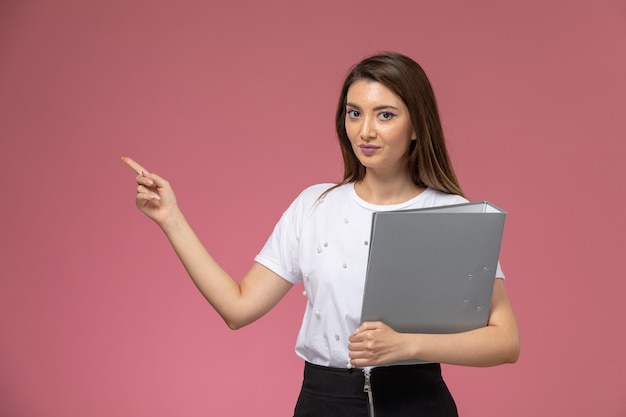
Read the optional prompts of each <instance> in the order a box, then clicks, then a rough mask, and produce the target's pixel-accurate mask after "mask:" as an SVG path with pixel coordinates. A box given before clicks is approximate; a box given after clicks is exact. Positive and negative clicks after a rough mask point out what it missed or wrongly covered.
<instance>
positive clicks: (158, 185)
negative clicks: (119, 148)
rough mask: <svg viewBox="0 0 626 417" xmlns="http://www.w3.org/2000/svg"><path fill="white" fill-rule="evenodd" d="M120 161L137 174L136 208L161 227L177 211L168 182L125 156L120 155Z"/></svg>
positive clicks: (174, 197)
mask: <svg viewBox="0 0 626 417" xmlns="http://www.w3.org/2000/svg"><path fill="white" fill-rule="evenodd" d="M122 161H123V162H124V163H125V164H126V165H128V166H129V167H130V168H131V169H132V170H133V171H135V173H136V174H137V177H136V179H135V180H136V181H137V195H136V197H135V203H136V204H137V208H139V210H141V211H142V212H143V213H144V214H145V215H146V216H148V217H149V218H150V219H152V220H154V222H155V223H157V224H158V225H159V226H161V227H163V226H164V225H165V223H166V222H167V221H168V220H169V219H170V218H171V216H172V214H176V213H178V212H179V209H178V204H177V203H176V196H175V195H174V191H173V190H172V187H171V186H170V184H169V182H167V181H166V180H164V179H163V178H161V177H160V176H158V175H157V174H151V173H149V172H148V171H147V170H146V169H145V168H144V167H142V166H141V165H139V164H138V163H137V162H135V161H133V160H132V159H131V158H129V157H127V156H124V157H122Z"/></svg>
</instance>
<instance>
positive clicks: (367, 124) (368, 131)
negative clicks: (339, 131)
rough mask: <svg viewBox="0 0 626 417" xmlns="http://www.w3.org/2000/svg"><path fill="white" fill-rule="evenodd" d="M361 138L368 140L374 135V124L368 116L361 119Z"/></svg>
mask: <svg viewBox="0 0 626 417" xmlns="http://www.w3.org/2000/svg"><path fill="white" fill-rule="evenodd" d="M360 134H361V139H363V140H370V139H373V138H375V137H376V126H375V125H374V123H373V121H372V120H371V118H369V117H365V118H364V119H363V123H362V124H361V132H360Z"/></svg>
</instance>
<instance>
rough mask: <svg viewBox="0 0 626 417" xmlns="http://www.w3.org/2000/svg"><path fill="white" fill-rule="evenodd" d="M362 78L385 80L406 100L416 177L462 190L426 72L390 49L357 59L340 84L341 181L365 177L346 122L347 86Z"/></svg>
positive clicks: (421, 181)
mask: <svg viewBox="0 0 626 417" xmlns="http://www.w3.org/2000/svg"><path fill="white" fill-rule="evenodd" d="M359 80H367V81H376V82H379V83H381V84H383V85H384V86H385V87H387V88H389V89H390V90H391V91H392V92H393V93H394V94H395V95H397V96H398V97H400V99H402V101H404V104H405V105H406V106H407V108H408V110H409V115H410V118H411V124H412V125H413V128H414V130H415V133H416V135H417V139H416V140H414V141H411V146H410V148H409V157H408V169H409V172H410V173H411V178H412V180H413V182H414V183H415V184H416V185H419V186H428V187H431V188H434V189H437V190H440V191H443V192H446V193H450V194H458V195H463V191H462V190H461V186H460V185H459V182H458V180H457V178H456V175H455V173H454V170H453V169H452V163H451V162H450V158H449V156H448V150H447V149H446V144H445V140H444V136H443V129H442V127H441V120H440V119H439V111H438V110H437V102H436V101H435V95H434V93H433V90H432V87H431V85H430V81H429V80H428V77H426V73H425V72H424V70H423V69H422V67H420V66H419V64H418V63H417V62H415V61H413V60H412V59H411V58H408V57H406V56H404V55H401V54H398V53H391V52H388V53H382V54H378V55H373V56H370V57H368V58H365V59H364V60H363V61H361V62H359V63H358V64H356V65H355V66H354V67H353V68H352V69H351V71H350V72H349V73H348V76H347V77H346V80H345V82H344V83H343V87H342V88H341V95H340V96H339V104H338V106H337V113H336V117H335V125H336V129H337V137H338V138H339V145H340V147H341V153H342V155H343V164H344V175H343V181H342V182H341V184H339V185H343V184H347V183H350V182H357V181H360V180H362V179H363V178H364V177H365V167H364V166H363V165H361V163H360V162H359V160H358V159H357V157H356V155H355V154H354V151H353V150H352V145H351V144H350V139H348V134H347V133H346V125H345V121H346V97H347V95H348V89H349V88H350V86H351V85H352V84H353V83H354V82H356V81H359ZM329 191H330V190H329Z"/></svg>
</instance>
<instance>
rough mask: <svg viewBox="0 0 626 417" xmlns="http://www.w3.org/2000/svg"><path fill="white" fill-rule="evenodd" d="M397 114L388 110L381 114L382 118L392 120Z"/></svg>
mask: <svg viewBox="0 0 626 417" xmlns="http://www.w3.org/2000/svg"><path fill="white" fill-rule="evenodd" d="M394 116H395V114H393V113H390V112H388V111H384V112H382V113H381V114H380V118H381V119H382V120H391V119H392V118H393V117H394Z"/></svg>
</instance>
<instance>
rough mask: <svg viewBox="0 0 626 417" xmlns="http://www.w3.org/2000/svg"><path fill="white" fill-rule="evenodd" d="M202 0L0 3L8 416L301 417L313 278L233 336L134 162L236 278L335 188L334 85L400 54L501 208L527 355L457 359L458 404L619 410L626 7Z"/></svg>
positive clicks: (612, 414)
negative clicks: (423, 80)
mask: <svg viewBox="0 0 626 417" xmlns="http://www.w3.org/2000/svg"><path fill="white" fill-rule="evenodd" d="M210 3H211V2H201V1H191V0H185V1H178V2H173V1H172V2H167V1H147V0H108V1H84V0H57V1H48V2H42V1H34V0H32V1H31V0H21V1H17V0H3V1H0V140H1V142H0V158H1V163H0V183H1V184H2V188H1V191H0V197H1V198H2V202H1V203H0V210H1V213H2V217H1V218H2V232H1V233H0V239H1V241H0V243H1V246H2V247H1V251H0V256H1V262H0V415H2V416H11V417H31V416H38V417H41V416H46V417H47V416H50V417H56V416H59V417H61V416H63V417H74V416H76V417H78V416H80V417H84V416H93V417H100V416H102V417H110V416H150V417H159V416H201V415H202V416H206V415H213V416H244V415H259V416H272V417H273V416H288V415H291V414H290V413H291V411H292V409H293V405H294V401H295V397H296V395H297V392H298V388H299V386H298V385H299V383H300V375H301V362H300V360H299V359H298V358H297V357H296V356H295V354H294V353H293V343H294V340H295V336H296V332H297V329H298V326H299V322H300V317H301V310H302V307H303V303H304V300H303V297H302V295H301V288H295V289H294V290H293V291H292V292H291V293H290V294H289V295H288V296H287V298H286V299H285V300H284V301H283V302H282V303H281V304H280V305H279V306H278V307H277V308H276V309H275V310H274V311H272V312H271V313H270V314H269V315H268V316H266V317H265V318H263V319H261V321H259V322H258V323H256V324H254V325H252V326H250V327H248V328H246V329H243V330H241V331H239V332H232V331H230V330H227V328H226V326H225V325H223V323H221V321H220V320H219V318H218V317H217V316H216V314H215V313H214V312H213V311H212V310H211V309H210V307H209V306H208V305H207V304H206V303H205V302H204V301H203V299H202V297H201V296H200V294H199V293H197V291H196V290H195V288H194V287H193V285H192V283H191V281H190V280H189V279H188V278H187V277H186V275H185V273H184V271H183V269H182V267H181V266H180V265H179V263H178V261H177V259H176V258H175V256H174V254H173V253H172V251H171V250H170V248H169V247H168V244H167V242H166V241H165V239H164V237H163V236H162V235H161V233H160V231H159V230H157V228H156V227H155V226H154V225H153V224H151V223H150V222H149V221H148V220H146V219H144V218H142V216H141V215H140V214H139V213H138V212H137V211H136V209H135V208H134V202H133V200H134V186H133V175H132V173H131V172H130V171H129V170H128V169H127V168H126V167H125V166H123V165H122V163H121V162H120V160H119V157H120V156H122V155H130V156H133V157H135V158H137V159H138V160H139V161H140V162H142V163H143V164H145V166H146V167H147V168H148V169H151V170H154V171H156V172H159V173H161V174H162V175H163V176H166V177H167V178H168V179H170V180H171V181H172V183H173V184H174V186H175V189H176V190H177V193H178V197H179V200H180V201H181V205H182V206H183V208H184V209H185V210H186V213H187V215H188V217H189V218H190V220H191V221H192V223H193V224H194V225H195V227H196V229H197V231H198V232H199V234H200V235H201V237H202V238H203V240H204V241H205V242H206V244H207V246H208V247H209V248H210V250H212V251H213V253H214V254H215V256H216V257H217V258H218V259H220V260H221V261H222V263H223V264H224V266H225V267H226V268H227V269H229V270H230V271H231V272H232V273H233V274H234V275H237V276H241V275H242V274H243V273H244V272H245V271H246V270H247V269H248V267H249V266H250V265H251V262H252V258H253V256H254V255H255V254H256V252H257V251H258V250H259V248H260V246H261V245H262V244H263V242H264V241H265V239H266V237H267V235H268V234H269V232H270V230H271V229H272V227H273V225H274V223H275V222H276V221H277V219H278V217H279V216H280V214H281V213H282V211H283V210H284V209H285V208H286V205H287V204H288V203H289V202H290V201H291V199H292V198H293V197H294V196H295V195H296V193H297V192H298V191H299V190H301V189H302V188H303V187H305V186H307V185H309V184H312V183H316V182H323V181H330V180H337V179H338V178H339V176H340V174H341V166H340V158H339V155H338V147H337V145H336V144H335V139H334V134H333V112H334V106H335V102H336V99H337V94H338V90H339V86H340V83H341V81H342V77H343V76H344V74H345V73H346V71H347V69H348V67H349V66H350V65H351V64H353V63H354V62H356V61H358V60H359V59H360V58H362V57H363V56H364V55H368V54H371V53H373V52H377V51H381V50H387V49H390V50H396V51H399V52H403V53H405V54H408V55H410V56H412V57H414V58H416V59H417V60H418V61H419V62H421V63H422V64H423V66H424V67H425V69H426V70H427V72H428V73H429V75H430V77H431V79H432V82H433V84H434V87H435V91H436V93H437V95H438V98H439V102H440V107H441V111H442V115H443V119H444V124H445V130H446V133H447V135H448V138H449V143H450V148H451V152H452V155H453V159H454V162H455V164H456V167H457V171H458V173H459V175H460V177H461V180H462V184H463V185H464V187H465V189H466V191H467V192H468V194H469V195H470V197H471V198H472V199H475V200H482V199H487V200H490V201H493V202H494V203H496V204H498V205H500V206H502V207H504V208H505V209H507V210H508V212H509V216H508V221H507V226H506V232H505V235H506V236H505V244H504V248H503V253H502V262H503V265H504V268H505V270H506V272H507V276H508V280H507V285H508V288H509V292H510V295H511V298H512V300H513V302H514V306H515V308H516V311H517V315H518V319H519V322H520V327H521V331H522V338H523V339H522V340H523V349H522V356H521V359H520V361H519V362H518V363H517V364H515V365H512V366H503V367H499V368H489V369H473V368H455V367H446V376H447V380H448V382H449V384H450V386H451V389H452V390H453V392H454V394H455V396H456V399H457V402H458V405H459V409H460V411H461V413H462V415H463V416H465V417H473V416H476V417H478V416H480V417H485V416H508V417H517V416H520V417H521V416H561V415H567V416H574V417H576V416H590V415H592V416H608V417H617V416H624V415H626V400H625V399H624V395H623V394H624V387H625V386H626V355H625V354H624V352H626V343H625V336H624V331H623V328H624V324H623V321H624V318H625V308H624V306H625V305H626V304H625V303H624V293H625V291H626V281H625V280H624V279H623V278H622V276H621V275H622V270H623V267H622V266H621V262H620V259H623V258H624V252H625V251H624V249H625V245H624V237H623V233H624V229H625V222H624V215H623V212H624V209H623V207H624V206H623V204H622V201H623V194H624V189H625V187H624V185H625V184H624V179H623V178H624V170H623V159H624V155H625V152H624V151H625V145H624V143H625V141H626V137H625V132H626V129H625V127H626V126H625V122H624V120H625V118H624V116H623V113H624V109H625V108H626V100H625V97H626V83H625V82H624V74H626V56H625V54H624V51H625V49H624V48H625V46H624V45H625V44H626V3H624V1H622V0H614V1H611V0H603V1H598V0H588V1H538V0H531V1H524V2H522V1H518V2H504V3H503V2H500V3H496V2H487V1H473V2H465V1H457V2H451V1H448V2H431V1H405V2H399V1H397V2H394V1H390V2H382V3H381V2H369V1H361V2H341V1H328V0H324V1H315V2H308V3H307V4H297V3H299V2H293V1H283V2H276V1H274V2H253V1H249V2H247V3H237V2H226V1H222V2H214V3H216V4H210ZM505 3H507V4H505Z"/></svg>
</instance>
